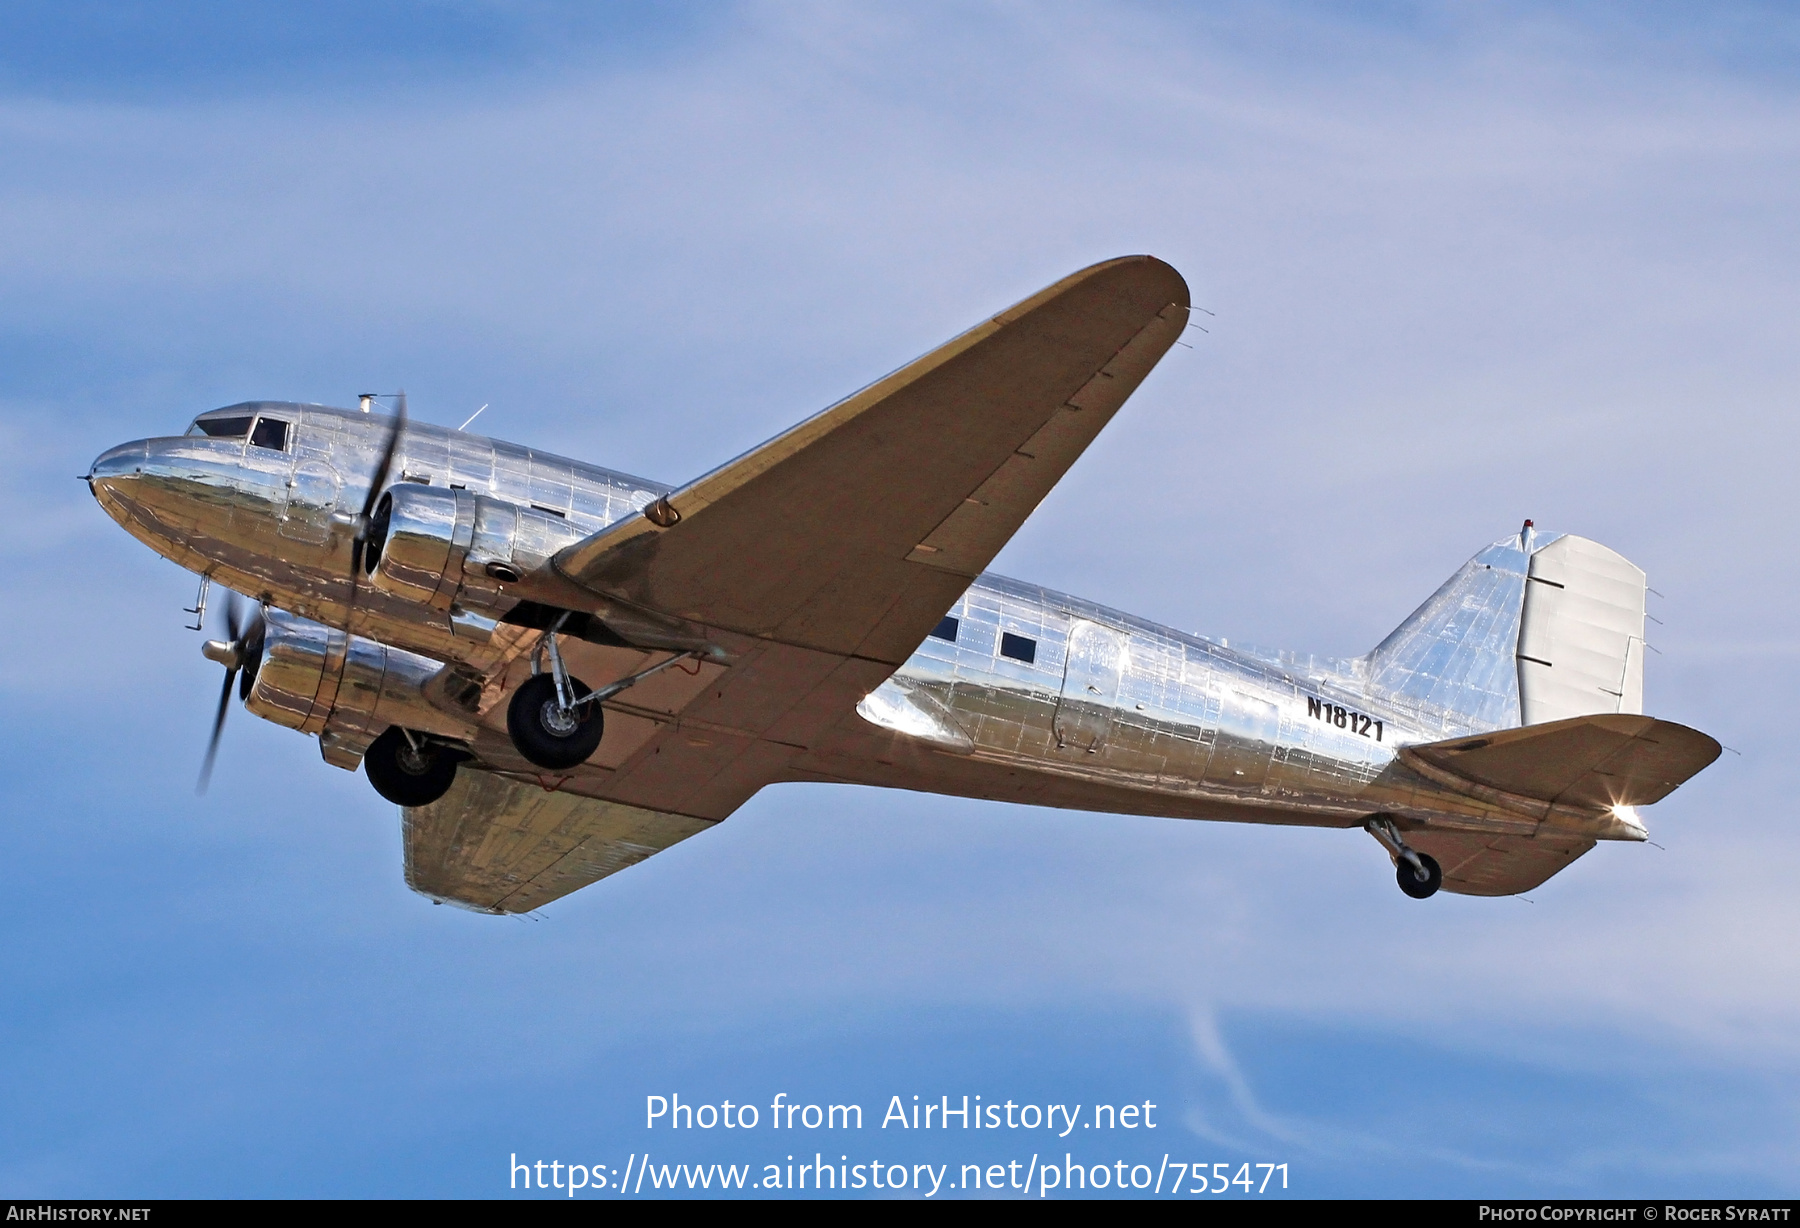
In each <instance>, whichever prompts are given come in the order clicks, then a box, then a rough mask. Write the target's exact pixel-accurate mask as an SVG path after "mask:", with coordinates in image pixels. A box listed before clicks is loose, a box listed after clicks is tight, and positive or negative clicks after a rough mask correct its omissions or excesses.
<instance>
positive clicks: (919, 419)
mask: <svg viewBox="0 0 1800 1228" xmlns="http://www.w3.org/2000/svg"><path fill="white" fill-rule="evenodd" d="M1187 316H1188V289H1187V284H1186V283H1185V282H1184V281H1183V280H1182V278H1181V275H1180V274H1179V273H1177V272H1176V271H1175V270H1174V269H1173V268H1171V267H1170V266H1169V265H1167V264H1165V263H1163V262H1162V261H1160V260H1157V259H1154V258H1153V257H1149V256H1127V257H1124V258H1122V259H1118V260H1112V261H1108V262H1106V263H1103V264H1097V265H1094V266H1092V267H1090V268H1086V269H1083V270H1081V271H1080V272H1078V273H1075V274H1073V275H1071V276H1069V277H1066V278H1064V279H1063V280H1062V281H1059V282H1057V283H1056V284H1055V285H1053V286H1051V287H1049V288H1048V289H1046V290H1043V291H1041V292H1039V293H1038V294H1035V295H1033V296H1032V297H1030V298H1028V299H1026V300H1025V301H1024V302H1022V303H1019V304H1018V305H1017V306H1014V307H1011V308H1009V309H1007V310H1006V311H1003V312H1001V313H1000V314H999V315H997V316H994V317H993V318H992V319H989V320H987V321H985V322H983V323H982V324H980V325H977V326H976V327H975V328H972V329H970V330H969V331H968V332H966V333H964V334H962V335H961V336H960V337H957V338H956V339H954V340H952V341H950V342H948V343H946V344H944V345H942V346H939V347H938V348H937V349H935V350H933V351H932V352H931V353H929V354H926V355H925V356H924V357H922V358H919V359H917V360H915V361H913V362H911V363H909V364H907V365H906V366H904V367H902V368H900V369H899V370H898V371H895V372H894V373H893V374H892V375H889V376H887V377H886V378H884V379H881V380H877V381H876V382H875V383H873V384H871V385H869V386H868V387H867V388H864V389H863V390H862V391H861V392H858V393H856V394H855V395H853V396H851V397H849V398H848V399H846V400H844V401H841V402H839V403H838V404H837V405H834V406H832V407H831V408H830V409H827V410H825V411H824V412H823V413H820V414H818V415H816V416H815V417H813V418H810V419H808V420H807V421H805V422H802V423H801V424H800V425H798V426H796V427H794V428H793V429H792V430H789V431H787V432H785V433H783V434H781V435H778V436H776V437H775V438H774V439H772V440H770V441H769V442H768V443H765V444H763V445H762V446H761V447H758V448H756V449H754V450H752V451H750V452H748V453H746V454H745V455H743V456H741V457H739V458H738V459H737V460H734V461H732V462H731V463H729V464H727V465H725V466H723V467H722V468H719V469H716V470H714V471H713V472H711V473H709V474H707V475H706V476H705V477H702V478H700V479H698V480H697V481H694V482H692V483H690V484H689V485H687V486H684V487H682V488H681V489H679V490H677V491H675V492H673V493H672V494H670V495H668V496H667V497H666V498H664V499H662V500H659V501H658V502H657V503H655V504H652V505H651V506H650V507H649V508H647V509H645V514H644V515H642V516H634V517H631V518H630V519H628V520H625V521H622V522H619V523H617V524H614V525H611V526H609V527H608V528H606V529H604V530H602V531H601V532H599V533H596V534H594V535H593V536H592V537H589V538H588V539H586V540H585V541H581V542H577V543H576V544H575V545H573V546H570V547H568V548H567V549H565V550H563V551H562V552H561V553H560V554H558V555H557V556H556V558H555V567H556V569H557V571H558V572H559V573H561V575H563V576H564V577H566V578H567V579H569V580H571V581H573V582H575V583H576V584H578V585H580V586H581V587H583V588H585V589H587V590H589V591H591V592H593V593H594V594H596V595H597V596H599V597H601V598H604V599H607V600H610V601H615V602H622V603H624V604H625V605H627V606H635V607H638V608H641V609H647V610H651V611H655V612H657V613H659V614H662V615H672V616H676V617H680V618H684V619H688V620H691V621H692V622H694V623H699V624H702V625H705V626H709V627H715V628H722V629H725V630H728V631H732V632H738V633H742V634H745V635H749V636H753V637H756V638H758V639H766V640H773V641H777V642H780V643H783V644H790V645H794V646H797V647H802V648H809V649H816V650H820V651H823V652H827V653H832V654H836V655H839V656H844V657H861V658H864V659H868V660H872V661H879V662H884V663H886V664H888V665H890V666H898V665H899V664H900V663H901V662H903V661H905V660H906V658H907V657H908V656H909V655H910V654H911V653H912V652H913V650H914V649H916V648H917V647H918V645H919V642H920V641H921V640H923V639H924V638H925V635H926V633H927V632H929V631H930V630H931V628H932V627H933V626H934V625H935V624H936V623H937V621H938V619H940V618H941V617H942V616H943V614H944V611H945V610H947V609H949V608H950V606H951V605H952V604H953V603H954V602H955V600H956V598H957V597H958V596H960V595H961V593H962V592H963V590H964V589H965V588H967V587H968V584H969V582H970V581H971V580H972V579H973V578H974V577H975V576H976V575H978V574H979V573H980V572H981V570H982V569H983V568H984V567H986V566H987V564H988V562H989V561H990V560H991V559H992V558H993V557H994V555H995V554H997V553H998V552H999V550H1000V547H1001V546H1003V545H1005V544H1006V541H1007V539H1008V538H1010V537H1011V536H1012V535H1013V533H1014V532H1015V531H1016V530H1017V529H1018V528H1019V526H1020V525H1021V524H1022V523H1023V522H1024V520H1025V518H1026V516H1028V515H1030V514H1031V511H1032V509H1033V508H1035V507H1036V506H1037V505H1038V503H1039V502H1040V501H1041V500H1042V499H1043V498H1044V496H1045V495H1046V494H1048V493H1049V491H1050V488H1051V487H1052V486H1053V485H1055V483H1056V481H1057V479H1059V478H1060V477H1061V476H1062V475H1063V473H1064V472H1065V471H1066V470H1067V469H1068V468H1069V466H1070V465H1071V464H1073V463H1074V461H1075V458H1076V457H1077V456H1079V455H1080V454H1081V452H1082V450H1083V449H1084V448H1086V447H1087V445H1088V444H1089V443H1090V442H1092V441H1093V439H1094V437H1095V435H1097V434H1098V433H1099V431H1100V428H1101V427H1103V426H1105V425H1106V423H1107V422H1108V421H1109V420H1110V419H1111V418H1112V416H1113V414H1114V413H1115V412H1116V411H1117V410H1118V408H1119V406H1120V405H1122V404H1123V403H1124V401H1125V398H1126V397H1127V396H1129V395H1130V394H1131V392H1132V391H1133V390H1134V389H1135V388H1136V387H1137V386H1138V383H1139V382H1140V381H1141V380H1142V379H1143V378H1144V376H1146V375H1147V374H1149V372H1150V369H1151V368H1152V367H1153V366H1155V365H1156V362H1157V360H1158V359H1160V358H1161V357H1162V355H1163V354H1164V352H1166V351H1167V350H1168V348H1169V347H1170V345H1171V344H1173V343H1174V341H1175V340H1176V338H1178V337H1179V336H1180V335H1181V330H1182V328H1183V327H1184V326H1185V325H1186V323H1187ZM1112 511H1113V514H1115V515H1118V516H1121V517H1124V518H1126V519H1128V520H1129V519H1131V518H1134V517H1135V516H1136V515H1137V510H1136V508H1135V507H1134V505H1133V503H1132V500H1131V497H1130V495H1129V493H1128V492H1122V494H1121V499H1120V504H1119V506H1118V507H1117V508H1115V509H1113V510H1112Z"/></svg>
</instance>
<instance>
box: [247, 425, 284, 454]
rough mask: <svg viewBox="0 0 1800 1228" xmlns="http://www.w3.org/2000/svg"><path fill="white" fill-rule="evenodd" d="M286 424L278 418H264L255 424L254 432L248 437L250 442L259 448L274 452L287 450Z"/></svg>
mask: <svg viewBox="0 0 1800 1228" xmlns="http://www.w3.org/2000/svg"><path fill="white" fill-rule="evenodd" d="M287 429H288V424H287V423H285V422H283V421H282V420H281V419H280V418H264V419H262V420H261V421H260V422H258V423H257V424H256V431H255V433H253V434H252V435H251V436H250V442H251V443H252V444H254V445H255V446H256V447H259V448H269V449H272V450H273V451H276V452H285V451H286V450H287Z"/></svg>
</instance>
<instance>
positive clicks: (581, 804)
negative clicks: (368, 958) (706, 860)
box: [403, 769, 712, 913]
mask: <svg viewBox="0 0 1800 1228" xmlns="http://www.w3.org/2000/svg"><path fill="white" fill-rule="evenodd" d="M404 816H405V817H404V819H403V831H404V836H405V845H406V883H407V885H408V886H409V887H411V888H412V889H413V890H414V891H417V892H419V893H421V894H423V895H427V896H430V897H431V898H433V899H436V900H442V901H443V902H445V903H448V904H456V905H459V906H461V907H464V908H473V909H476V910H478V911H481V912H495V913H517V912H529V911H531V910H532V909H534V908H538V907H541V906H542V905H544V904H548V903H549V902H550V901H552V900H554V899H557V898H558V897H560V896H564V895H567V894H568V893H569V892H571V891H574V890H577V889H578V888H581V887H585V886H587V885H588V884H589V883H592V882H597V881H599V880H600V879H602V878H605V877H606V876H607V875H609V874H616V873H617V872H618V871H620V870H623V869H625V868H626V867H628V866H632V865H636V864H637V863H638V862H640V861H642V860H643V859H644V858H646V857H648V856H650V855H651V854H653V853H660V852H661V851H662V850H663V849H666V848H668V847H669V846H670V845H672V844H676V843H678V842H679V841H682V840H685V839H687V838H688V837H689V836H692V835H696V834H698V833H699V832H702V831H704V830H705V829H706V828H708V827H711V826H712V823H710V822H708V821H707V820H705V819H696V818H691V817H689V816H687V815H679V814H665V813H661V812H659V811H655V810H646V809H644V808H642V807H638V806H627V805H624V804H623V803H620V802H611V801H604V800H601V799H598V798H591V797H580V796H577V795H576V794H573V793H561V792H552V791H549V790H546V789H544V788H543V787H542V786H541V785H538V784H535V783H527V782H523V781H518V780H512V779H509V778H507V777H505V776H501V775H498V774H497V773H493V772H483V771H472V770H466V769H465V770H464V771H461V772H459V773H457V778H456V783H455V784H454V785H453V786H451V789H450V792H449V793H447V794H445V795H444V796H443V797H442V798H440V799H439V800H438V801H435V802H433V803H432V804H431V805H429V806H414V807H408V808H406V810H405V811H404Z"/></svg>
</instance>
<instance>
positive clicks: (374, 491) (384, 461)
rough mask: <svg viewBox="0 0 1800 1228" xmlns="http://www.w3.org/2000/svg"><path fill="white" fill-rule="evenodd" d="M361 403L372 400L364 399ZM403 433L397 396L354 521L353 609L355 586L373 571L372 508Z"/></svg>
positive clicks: (402, 404) (402, 399) (402, 400)
mask: <svg viewBox="0 0 1800 1228" xmlns="http://www.w3.org/2000/svg"><path fill="white" fill-rule="evenodd" d="M363 399H364V403H365V404H366V403H367V402H368V401H370V400H373V399H374V398H373V397H372V396H365V397H364V398H363ZM405 430H406V394H405V393H404V392H401V393H396V394H395V396H394V421H393V425H392V426H390V427H389V428H388V437H387V442H386V443H384V444H382V446H381V459H380V460H379V461H377V462H376V464H375V472H374V474H373V475H372V476H371V477H370V479H369V494H368V497H366V498H365V499H364V500H363V507H362V514H361V515H359V516H358V517H357V518H356V536H355V538H354V539H353V540H352V541H351V544H350V605H351V606H355V605H356V586H357V584H358V583H359V582H360V580H361V579H362V575H363V573H364V572H365V571H373V570H374V569H375V566H374V560H373V559H369V560H367V566H365V560H364V558H363V554H364V551H365V549H366V547H367V546H368V543H369V537H370V535H371V530H372V529H373V528H374V519H373V518H374V514H375V504H376V503H377V502H379V501H380V499H381V496H382V494H383V493H384V492H385V491H386V490H387V480H388V471H389V470H390V469H392V468H393V466H394V453H395V452H396V451H398V450H399V448H400V435H401V433H402V432H404V431H405Z"/></svg>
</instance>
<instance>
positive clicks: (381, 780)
mask: <svg viewBox="0 0 1800 1228" xmlns="http://www.w3.org/2000/svg"><path fill="white" fill-rule="evenodd" d="M418 741H419V749H418V750H416V751H415V750H414V749H413V746H412V743H411V742H409V741H407V740H406V735H405V734H404V733H402V732H400V728H399V726H394V727H392V728H390V729H389V730H388V731H387V732H386V733H384V734H382V735H381V736H380V737H379V738H376V739H375V741H374V742H372V743H370V745H369V749H368V750H366V751H364V752H363V774H364V775H365V776H367V777H368V778H369V783H370V784H372V785H374V786H375V792H377V793H379V794H381V796H383V797H385V798H386V799H387V800H388V801H390V802H392V803H394V805H396V806H429V805H431V803H433V802H435V801H437V799H438V798H440V797H442V796H444V794H446V793H448V792H449V791H450V786H451V785H452V784H454V783H455V782H456V765H457V764H458V763H461V762H462V760H463V756H462V755H461V754H460V753H458V752H457V751H455V750H453V749H452V748H450V747H448V746H444V745H442V744H440V743H437V742H432V741H430V740H428V739H426V738H423V737H420V738H419V739H418Z"/></svg>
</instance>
